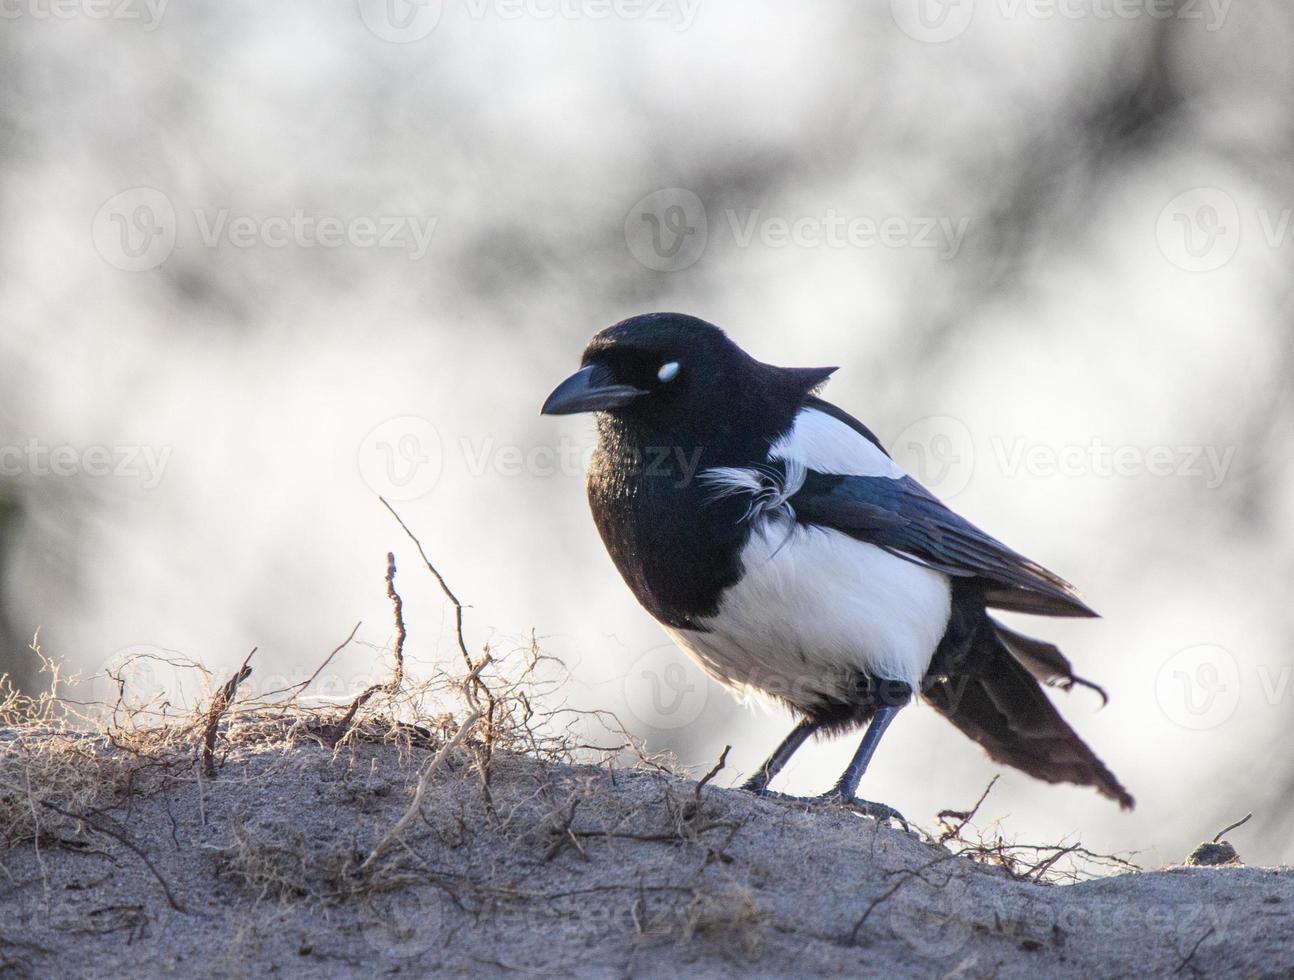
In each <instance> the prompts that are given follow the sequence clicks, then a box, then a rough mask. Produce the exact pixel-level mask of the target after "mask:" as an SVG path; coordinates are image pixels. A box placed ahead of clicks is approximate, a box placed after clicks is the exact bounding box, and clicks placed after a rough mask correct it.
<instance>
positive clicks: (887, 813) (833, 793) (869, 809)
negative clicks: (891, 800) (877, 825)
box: [811, 789, 912, 831]
mask: <svg viewBox="0 0 1294 980" xmlns="http://www.w3.org/2000/svg"><path fill="white" fill-rule="evenodd" d="M811 802H814V803H830V804H834V805H835V806H843V807H846V808H847V809H850V810H853V811H854V812H855V813H861V814H862V815H863V816H865V817H871V818H872V819H873V820H876V821H883V820H895V821H897V822H898V823H899V824H900V825H901V826H902V827H903V829H904V830H907V831H911V830H912V828H911V827H910V826H909V825H908V819H907V817H905V816H904V815H903V814H901V813H900V812H899V811H898V810H896V809H894V807H892V806H887V805H886V804H884V803H873V802H872V801H871V800H864V799H860V798H859V797H857V796H852V797H849V798H846V797H845V795H844V794H843V793H841V792H840V790H839V789H833V790H830V791H829V792H826V793H823V794H822V795H821V796H815V797H814V798H813V799H812V801H811Z"/></svg>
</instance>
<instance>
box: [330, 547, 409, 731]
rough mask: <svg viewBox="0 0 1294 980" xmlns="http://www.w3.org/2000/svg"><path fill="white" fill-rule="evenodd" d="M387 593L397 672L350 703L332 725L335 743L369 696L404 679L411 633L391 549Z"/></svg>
mask: <svg viewBox="0 0 1294 980" xmlns="http://www.w3.org/2000/svg"><path fill="white" fill-rule="evenodd" d="M386 594H387V596H388V597H389V598H390V600H391V609H392V612H393V614H394V616H395V672H394V674H393V675H392V677H391V680H389V681H388V682H387V683H385V684H374V685H372V686H371V687H369V688H368V689H366V690H365V691H364V692H363V693H361V694H360V695H359V696H358V697H356V698H355V700H354V701H352V702H351V703H350V707H349V708H347V709H346V713H345V714H344V715H342V718H341V721H339V722H337V724H336V725H334V726H332V731H333V734H332V736H331V741H332V744H333V745H336V744H337V743H338V742H340V741H341V740H342V739H344V738H345V737H346V736H347V735H348V734H350V726H351V722H352V721H353V720H354V718H355V715H356V714H357V713H358V712H359V709H360V708H362V707H364V705H365V704H367V703H368V699H369V698H371V697H372V696H373V695H374V694H377V693H379V692H382V691H385V692H386V693H388V694H395V693H396V692H398V691H399V690H400V684H401V683H402V682H403V681H404V641H405V639H406V637H408V635H409V633H408V630H406V629H405V627H404V600H403V599H401V598H400V593H398V592H396V591H395V555H394V554H393V553H392V552H389V551H388V552H387V553H386Z"/></svg>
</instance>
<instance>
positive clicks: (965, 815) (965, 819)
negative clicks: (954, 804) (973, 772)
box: [936, 776, 999, 844]
mask: <svg viewBox="0 0 1294 980" xmlns="http://www.w3.org/2000/svg"><path fill="white" fill-rule="evenodd" d="M998 778H999V777H997V776H994V777H993V778H992V779H990V780H989V784H988V785H987V786H985V787H984V792H983V793H981V794H980V796H979V799H978V800H976V801H975V805H974V806H973V807H971V808H970V809H969V810H965V811H961V810H940V811H939V813H938V814H937V817H936V819H938V821H939V822H940V823H941V824H944V828H945V829H944V832H943V833H941V834H940V835H939V843H940V844H943V843H945V842H947V841H950V840H952V839H953V838H955V837H957V836H958V835H959V834H961V832H962V830H963V829H964V828H965V827H966V825H967V824H968V823H970V822H971V820H973V819H974V817H975V814H977V813H978V812H979V808H980V807H981V806H983V805H984V801H985V800H986V799H988V794H989V793H990V792H992V790H993V787H994V786H996V785H997V781H998ZM945 819H951V820H956V821H957V826H956V827H951V828H950V827H948V825H947V824H946V823H944V821H945Z"/></svg>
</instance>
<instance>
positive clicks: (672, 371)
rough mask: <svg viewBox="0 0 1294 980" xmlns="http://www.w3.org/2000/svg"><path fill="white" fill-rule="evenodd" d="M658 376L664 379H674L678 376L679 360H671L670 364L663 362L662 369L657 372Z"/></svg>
mask: <svg viewBox="0 0 1294 980" xmlns="http://www.w3.org/2000/svg"><path fill="white" fill-rule="evenodd" d="M656 377H658V378H660V379H661V380H662V381H673V380H674V379H675V378H677V377H678V361H670V362H669V363H668V364H662V365H661V366H660V370H659V371H657V372H656Z"/></svg>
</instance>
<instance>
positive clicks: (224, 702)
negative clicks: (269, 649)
mask: <svg viewBox="0 0 1294 980" xmlns="http://www.w3.org/2000/svg"><path fill="white" fill-rule="evenodd" d="M256 649H257V648H256V647H252V652H251V653H249V654H248V655H247V659H246V660H244V661H243V665H242V666H241V667H239V668H238V671H237V672H236V673H235V674H234V676H233V677H231V678H229V680H227V681H225V686H224V687H222V688H221V689H220V690H219V691H217V692H216V696H215V697H214V698H212V699H211V708H210V709H209V710H208V711H207V727H206V731H205V732H204V733H203V735H202V772H203V775H205V776H206V777H207V778H208V779H214V778H215V776H216V760H215V750H216V729H217V728H218V727H219V725H220V716H221V715H223V714H224V713H225V709H226V708H228V707H229V705H230V704H231V703H232V702H233V700H234V694H235V693H236V692H237V691H238V685H239V684H240V683H242V682H243V681H245V680H246V679H247V678H248V677H250V676H251V673H252V668H251V667H250V666H249V665H250V663H251V659H252V656H253V654H255V653H256Z"/></svg>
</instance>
